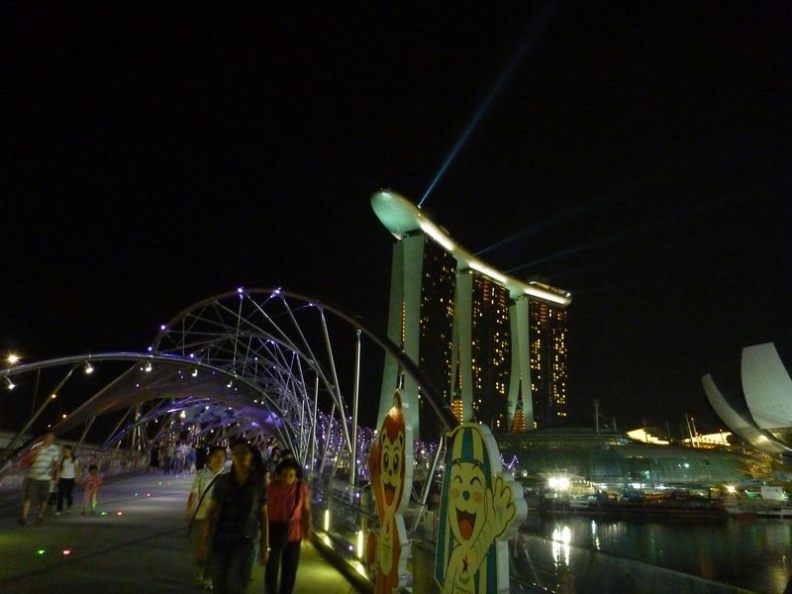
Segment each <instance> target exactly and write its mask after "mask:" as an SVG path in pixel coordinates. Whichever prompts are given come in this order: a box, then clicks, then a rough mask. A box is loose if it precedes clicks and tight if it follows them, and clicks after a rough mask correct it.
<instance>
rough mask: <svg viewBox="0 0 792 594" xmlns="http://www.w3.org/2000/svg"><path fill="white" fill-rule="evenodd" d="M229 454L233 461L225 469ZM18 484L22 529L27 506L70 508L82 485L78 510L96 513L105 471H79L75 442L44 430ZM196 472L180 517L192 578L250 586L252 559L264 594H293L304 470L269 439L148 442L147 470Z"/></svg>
mask: <svg viewBox="0 0 792 594" xmlns="http://www.w3.org/2000/svg"><path fill="white" fill-rule="evenodd" d="M229 457H230V460H231V464H230V467H229V466H228V459H229ZM24 466H25V467H26V468H27V473H26V476H25V479H24V482H23V501H22V513H21V515H20V518H19V524H20V525H22V526H25V525H26V524H27V523H28V517H29V515H30V513H31V510H34V511H35V514H36V516H35V518H36V522H37V523H38V522H41V521H43V519H44V517H45V515H46V513H47V509H48V507H49V506H50V505H52V506H55V508H56V512H55V513H56V515H60V514H62V513H66V514H68V513H70V511H71V508H72V506H73V505H74V489H75V487H76V486H79V487H82V489H83V499H82V511H81V513H82V515H86V514H88V513H91V514H95V513H96V509H97V505H98V501H99V491H100V489H101V486H102V484H103V479H102V476H101V475H100V474H99V469H98V467H97V465H96V464H95V463H91V464H89V465H88V466H87V468H86V469H85V470H83V469H82V468H81V466H80V462H79V460H78V458H77V456H75V452H74V449H73V447H72V446H70V445H63V446H62V447H59V446H57V445H56V444H55V435H54V434H53V433H52V432H47V433H45V434H44V435H43V436H42V437H41V439H40V440H39V441H38V442H36V443H35V444H34V445H33V446H32V447H31V448H30V450H29V454H28V455H27V459H26V463H25V465H24ZM160 469H162V470H163V472H164V473H165V474H170V473H174V474H177V473H183V472H185V471H187V472H189V473H191V474H194V475H195V478H194V479H193V481H192V484H191V488H190V492H189V495H188V497H187V504H186V509H185V518H186V521H187V523H188V526H189V528H188V534H189V537H190V538H189V540H190V549H191V554H192V556H193V557H194V559H195V562H196V565H197V578H198V581H199V584H200V585H201V586H202V587H203V588H204V589H211V590H214V591H216V592H218V593H219V594H242V593H243V592H246V591H247V587H248V585H249V583H250V581H251V577H252V573H253V568H254V566H255V564H256V563H258V564H260V565H262V566H264V576H265V579H264V582H265V594H292V592H293V591H294V586H295V581H296V575H297V568H298V565H299V561H300V549H301V543H302V541H303V540H305V539H311V534H312V532H311V498H310V492H309V489H308V485H307V484H306V483H305V482H303V480H302V468H301V467H300V464H299V462H298V461H297V460H295V458H294V456H293V455H292V454H291V452H289V451H288V450H283V449H282V448H281V447H280V446H279V445H278V444H277V443H276V442H275V441H274V440H271V439H270V440H259V441H258V442H253V443H252V442H249V441H248V440H244V439H240V440H237V441H235V442H233V443H232V444H230V445H229V446H221V445H216V446H210V447H200V448H196V447H194V446H193V445H188V444H185V443H173V444H170V443H167V444H164V445H159V444H157V445H155V446H153V447H152V449H151V452H150V458H149V470H150V471H151V472H157V471H158V470H160Z"/></svg>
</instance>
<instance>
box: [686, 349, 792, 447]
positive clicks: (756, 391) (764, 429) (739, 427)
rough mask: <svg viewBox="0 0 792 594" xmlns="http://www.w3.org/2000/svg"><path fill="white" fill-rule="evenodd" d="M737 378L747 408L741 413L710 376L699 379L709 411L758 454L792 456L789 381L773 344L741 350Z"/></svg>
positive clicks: (791, 397) (791, 388)
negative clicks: (716, 415) (738, 376)
mask: <svg viewBox="0 0 792 594" xmlns="http://www.w3.org/2000/svg"><path fill="white" fill-rule="evenodd" d="M740 376H741V380H742V391H743V395H744V397H745V404H746V405H747V410H746V411H742V412H740V411H738V410H737V409H736V408H735V407H734V406H733V405H732V404H731V403H730V402H728V401H727V399H726V398H725V397H724V396H723V394H722V392H721V390H720V389H719V388H718V386H717V385H716V383H715V380H714V379H713V378H712V375H711V374H707V375H705V376H703V377H702V378H701V383H702V385H703V386H704V392H705V394H706V395H707V399H708V400H709V402H710V404H711V405H712V408H713V409H715V412H716V413H717V414H718V416H719V417H720V418H721V420H722V421H723V422H724V423H725V424H726V425H727V426H728V427H729V428H730V429H731V430H732V431H733V432H734V433H735V434H736V435H738V436H739V437H741V438H742V439H743V440H744V441H745V442H747V443H749V444H750V445H752V446H753V447H755V448H756V449H757V450H759V451H761V452H764V453H766V454H770V455H773V456H776V455H779V454H783V455H792V379H790V377H789V372H788V371H787V369H786V367H785V366H784V364H783V362H782V361H781V357H779V355H778V351H777V350H776V347H775V344H773V343H765V344H758V345H754V346H749V347H745V348H743V351H742V363H741V365H740Z"/></svg>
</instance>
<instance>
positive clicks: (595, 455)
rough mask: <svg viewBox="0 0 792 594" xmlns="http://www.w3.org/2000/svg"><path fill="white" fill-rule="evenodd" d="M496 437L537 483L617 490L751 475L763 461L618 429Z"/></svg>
mask: <svg viewBox="0 0 792 594" xmlns="http://www.w3.org/2000/svg"><path fill="white" fill-rule="evenodd" d="M496 439H497V442H498V447H499V448H500V451H501V456H502V459H503V461H504V463H505V464H506V465H507V466H508V467H509V468H510V469H511V470H512V471H513V472H514V473H515V476H517V477H518V478H519V479H520V480H521V481H522V482H523V483H524V484H525V485H526V486H528V487H530V486H531V485H535V486H537V487H538V488H542V487H545V486H546V485H547V482H548V480H549V479H552V478H554V477H565V478H566V479H568V480H569V481H570V482H575V481H577V482H579V483H581V484H586V485H589V486H592V485H596V486H598V487H601V488H607V489H612V490H613V491H619V492H622V491H624V490H625V489H628V488H633V489H637V490H648V489H657V488H666V487H669V486H686V487H691V486H715V485H720V484H739V483H741V482H744V481H746V480H748V479H750V478H751V471H752V469H753V468H754V467H755V465H756V464H757V463H760V462H761V460H759V459H758V458H757V457H756V456H755V455H753V454H751V453H749V452H744V451H741V450H730V449H727V448H717V449H711V448H708V449H701V448H689V447H683V446H676V445H657V444H648V443H641V442H638V441H635V440H633V439H630V438H628V437H627V436H626V435H624V434H622V433H618V432H614V431H595V430H593V429H585V428H579V429H563V430H562V429H557V430H556V429H551V430H541V431H532V432H528V433H522V434H517V433H513V434H509V435H497V436H496Z"/></svg>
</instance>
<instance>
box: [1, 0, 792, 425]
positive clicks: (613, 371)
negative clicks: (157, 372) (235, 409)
mask: <svg viewBox="0 0 792 594" xmlns="http://www.w3.org/2000/svg"><path fill="white" fill-rule="evenodd" d="M30 4H31V3H28V2H17V3H4V6H3V8H2V13H0V16H1V17H2V18H0V22H2V25H0V27H2V29H0V40H1V41H0V44H2V49H3V52H2V55H3V56H4V59H3V62H4V65H3V67H2V69H3V79H4V81H3V82H2V84H1V85H0V101H2V104H0V107H2V112H3V118H2V120H3V124H2V125H3V129H4V132H3V134H2V138H3V143H4V145H5V146H4V148H5V149H6V151H5V154H6V156H5V157H4V158H3V161H2V163H3V170H2V180H3V183H2V191H3V197H2V201H1V203H2V207H3V217H2V219H3V223H2V244H3V249H4V254H5V255H4V256H3V264H4V265H3V277H2V278H3V281H2V290H0V314H1V315H0V349H16V350H19V351H20V352H21V353H22V354H23V355H25V356H26V357H27V358H28V360H39V359H46V358H51V357H56V356H65V355H73V354H81V353H85V352H88V351H92V352H100V351H116V350H119V351H120V350H143V349H145V348H146V347H147V346H148V344H149V342H150V341H151V339H152V338H153V337H154V335H155V334H156V329H157V326H158V324H159V323H161V322H163V321H166V320H168V319H170V318H171V317H173V316H174V315H176V314H177V313H178V312H180V311H181V310H183V309H185V308H187V307H189V306H190V305H192V304H193V303H195V302H197V301H199V300H201V299H203V298H205V297H209V296H212V295H215V294H218V293H222V292H225V291H229V290H232V289H234V288H236V287H237V286H245V287H249V288H253V287H274V286H282V287H283V288H285V289H288V290H291V291H295V292H299V293H304V294H307V295H311V296H316V297H319V298H322V299H324V300H325V301H328V302H331V303H334V304H337V305H339V306H341V307H343V308H344V309H346V310H347V311H350V312H353V313H359V314H361V315H363V316H364V317H365V318H366V319H367V320H369V321H370V322H371V323H372V324H374V325H375V326H378V327H380V328H383V325H384V320H385V313H386V312H385V310H386V307H387V290H388V279H389V261H390V251H391V245H392V238H391V237H390V235H389V234H388V232H387V231H386V230H385V229H384V227H382V226H381V224H380V223H379V221H378V220H377V219H376V217H375V215H374V214H373V212H372V210H371V207H370V203H369V198H370V196H371V194H372V193H373V192H375V191H376V190H378V189H379V188H381V187H390V188H392V189H394V190H396V191H398V192H400V193H402V194H403V195H405V196H406V197H408V198H410V199H411V200H413V201H414V202H416V203H418V202H419V201H420V200H421V198H422V197H423V195H424V192H425V191H426V190H427V188H428V187H429V186H430V184H431V183H432V182H433V180H434V179H435V176H436V174H437V172H438V171H439V170H440V169H441V166H442V165H443V163H444V162H445V161H446V159H447V158H448V157H449V155H451V154H452V152H453V150H454V148H455V147H456V148H457V151H456V152H455V153H454V154H455V157H454V158H453V160H451V161H450V162H449V163H448V166H447V168H446V169H445V171H444V173H443V175H442V177H440V178H439V179H437V180H436V184H435V186H434V188H433V190H432V192H431V193H430V194H429V195H428V197H427V198H426V200H425V201H424V204H423V206H424V208H426V209H427V210H428V211H430V212H431V213H432V216H433V217H434V219H435V220H436V221H437V222H438V223H440V224H442V225H443V226H445V227H446V228H447V229H448V230H449V232H450V233H451V235H452V236H454V237H455V238H456V239H457V240H458V241H459V242H460V243H462V244H463V245H465V246H466V247H467V248H468V249H470V250H471V251H473V252H480V254H481V256H482V257H483V258H484V259H486V260H488V261H489V262H490V263H491V264H493V265H494V266H495V267H497V268H500V269H502V270H505V271H509V272H510V273H511V274H513V275H515V276H527V275H530V274H543V275H545V276H546V277H547V278H548V279H549V280H550V282H551V283H552V284H555V285H556V286H560V287H562V288H564V289H567V290H569V291H571V292H572V293H573V296H574V298H575V301H574V302H573V304H572V306H571V309H570V317H571V336H570V348H571V351H572V354H571V367H570V373H571V382H572V387H571V394H570V398H571V401H572V404H573V410H574V414H579V415H581V416H583V415H584V413H587V412H589V411H590V410H591V409H592V408H593V405H592V401H593V400H594V399H595V398H597V399H599V400H600V402H601V404H602V408H603V411H604V413H605V414H606V415H608V416H616V417H617V422H618V423H619V425H620V428H621V429H628V428H632V427H631V426H634V425H636V424H638V423H640V422H641V421H642V420H643V419H645V420H646V421H647V422H648V423H650V424H655V425H661V424H663V423H665V422H666V421H669V422H670V423H671V424H672V426H676V425H677V424H678V423H679V422H681V420H682V418H683V415H684V413H686V412H687V413H692V414H694V415H696V416H698V417H699V418H701V419H702V425H703V427H700V429H704V430H707V429H716V428H717V427H719V426H720V425H719V423H718V422H717V418H716V417H715V415H714V413H713V412H711V410H710V407H709V404H708V403H707V401H706V398H705V396H704V394H703V391H702V390H701V387H700V383H699V378H700V376H701V375H703V374H704V373H706V372H709V371H712V370H715V369H717V368H731V369H734V368H736V366H738V365H739V353H740V349H741V347H742V346H745V345H749V344H755V343H759V342H769V341H775V342H777V343H779V344H784V345H790V344H791V343H792V319H791V318H790V313H789V312H790V305H789V302H790V297H791V296H792V295H791V294H790V284H791V283H790V280H789V278H790V273H789V267H788V261H789V257H790V254H792V249H790V243H791V242H790V239H789V236H790V223H792V216H791V215H792V206H790V199H792V171H791V169H790V164H792V159H791V158H792V141H791V140H790V139H792V125H791V124H792V114H791V109H790V106H791V105H792V80H791V78H792V47H791V46H792V8H790V4H789V3H788V2H780V1H779V2H776V1H769V2H762V3H756V2H741V3H730V4H728V5H727V4H724V3H722V2H710V1H701V2H677V3H674V2H672V3H667V2H665V3H660V2H657V3H646V4H642V3H639V4H635V3H624V5H623V7H622V9H620V10H615V9H613V7H611V8H609V9H607V10H597V9H595V8H593V7H592V6H590V5H587V4H586V3H583V2H566V3H564V2H556V3H552V2H551V3H546V2H530V1H524V2H507V3H499V4H498V5H497V6H498V8H497V9H496V8H492V7H489V5H486V6H487V7H485V4H482V3H477V4H478V6H479V8H478V9H476V8H472V7H471V6H473V4H472V3H471V5H470V6H468V5H466V6H464V7H455V8H454V9H453V10H449V8H448V6H441V4H442V3H438V4H437V5H434V6H426V4H427V3H400V2H387V3H376V2H365V3H357V2H350V3H324V4H325V5H324V6H321V7H320V6H313V5H312V6H311V8H310V9H308V8H294V7H289V8H284V7H283V6H282V5H285V4H289V5H291V4H293V3H274V2H273V3H270V2H266V3H260V4H259V6H258V8H256V9H255V10H252V11H250V12H244V11H242V10H241V9H240V8H237V9H235V10H234V12H230V11H231V9H230V7H228V6H221V5H220V4H218V3H206V4H202V3H184V4H178V3H177V4H176V5H170V4H169V5H168V6H165V5H163V4H162V3H158V2H142V1H137V2H123V1H116V2H112V3H109V4H108V8H106V9H96V8H91V9H89V10H87V11H84V12H82V13H81V12H78V11H77V10H75V9H73V7H70V8H69V10H60V9H53V8H51V7H49V8H48V7H47V6H46V3H45V4H44V5H37V6H30ZM312 4H313V3H312ZM429 4H434V3H429ZM493 6H494V5H493Z"/></svg>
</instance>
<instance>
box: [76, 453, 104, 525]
mask: <svg viewBox="0 0 792 594" xmlns="http://www.w3.org/2000/svg"><path fill="white" fill-rule="evenodd" d="M101 486H102V477H101V476H99V468H97V466H96V464H91V465H90V466H89V467H88V477H87V478H86V479H85V481H84V482H83V487H84V488H85V495H83V507H82V512H80V513H81V514H82V515H83V516H84V515H85V512H86V510H87V509H88V507H89V506H90V508H91V515H94V514H95V513H96V496H97V494H98V493H99V487H101Z"/></svg>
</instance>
